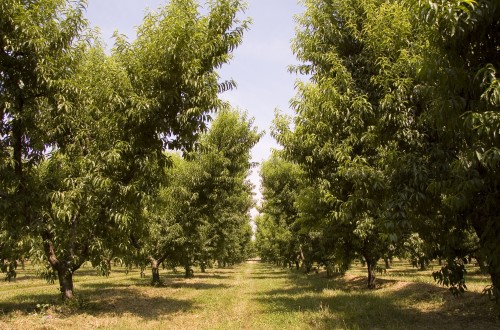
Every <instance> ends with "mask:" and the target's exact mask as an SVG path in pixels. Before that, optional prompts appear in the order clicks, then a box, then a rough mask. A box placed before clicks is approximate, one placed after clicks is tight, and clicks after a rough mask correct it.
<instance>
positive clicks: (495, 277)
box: [490, 267, 500, 316]
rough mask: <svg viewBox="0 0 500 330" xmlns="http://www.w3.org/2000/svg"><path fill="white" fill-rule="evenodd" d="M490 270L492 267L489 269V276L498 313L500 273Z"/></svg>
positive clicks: (499, 304)
mask: <svg viewBox="0 0 500 330" xmlns="http://www.w3.org/2000/svg"><path fill="white" fill-rule="evenodd" d="M492 268H493V267H490V276H491V283H492V284H493V295H494V298H495V302H496V303H497V306H498V307H499V312H500V271H498V270H496V271H495V270H494V269H492ZM499 316H500V315H499Z"/></svg>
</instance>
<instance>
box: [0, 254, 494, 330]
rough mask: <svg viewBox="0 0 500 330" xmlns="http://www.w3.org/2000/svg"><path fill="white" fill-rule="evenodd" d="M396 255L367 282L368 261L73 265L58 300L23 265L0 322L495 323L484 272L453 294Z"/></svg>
mask: <svg viewBox="0 0 500 330" xmlns="http://www.w3.org/2000/svg"><path fill="white" fill-rule="evenodd" d="M432 271H433V270H432V269H430V270H427V271H423V272H421V271H417V270H415V269H413V268H411V267H409V265H408V264H407V263H406V262H403V261H399V262H395V263H394V264H393V268H391V269H389V270H387V272H386V273H385V274H383V275H379V276H378V279H377V289H375V290H368V289H366V288H365V287H366V283H365V282H366V274H365V269H364V268H363V267H362V266H361V265H360V264H358V265H353V267H352V269H351V270H350V271H349V272H348V273H347V274H346V276H344V277H340V278H339V277H337V278H333V279H328V278H326V276H325V273H324V272H320V273H319V274H309V275H306V274H304V273H303V272H300V271H295V270H289V269H281V268H274V267H272V266H270V265H266V264H261V263H255V262H254V263H247V264H244V265H240V266H237V267H234V268H231V269H210V270H208V271H207V273H204V274H202V273H197V274H196V275H197V276H195V277H194V278H192V279H184V278H183V277H182V275H180V274H174V273H171V272H166V271H164V272H163V273H162V280H163V281H164V286H162V287H151V286H149V281H150V279H149V277H146V278H141V277H140V274H139V271H138V270H131V271H130V272H129V273H128V274H126V273H125V271H124V269H122V268H120V267H115V269H114V270H113V272H112V273H111V275H110V276H109V277H101V276H98V275H97V274H96V272H95V271H94V270H92V269H91V268H89V267H85V268H83V269H82V271H81V272H80V271H79V272H77V273H75V286H76V293H77V295H78V297H79V298H78V299H79V300H78V301H77V302H76V303H74V306H66V305H63V304H61V302H60V301H59V299H58V292H57V285H56V284H47V283H46V282H44V281H43V280H40V279H38V278H37V277H36V276H34V273H33V269H31V268H30V267H26V269H25V270H21V271H20V273H19V276H18V278H17V279H16V281H13V282H10V283H9V282H4V283H1V284H0V294H1V297H0V329H26V328H35V329H37V328H41V329H71V328H75V325H78V328H79V329H98V328H101V329H125V328H127V329H157V328H168V329H186V328H196V329H438V328H444V327H445V328H446V329H453V328H478V329H495V328H500V324H499V322H498V320H497V319H496V316H495V311H494V305H493V304H492V303H491V302H489V301H488V299H487V298H486V297H485V296H483V295H481V294H480V292H481V290H482V289H483V288H484V286H485V285H486V284H487V278H486V277H485V276H484V275H482V274H480V273H479V272H476V271H475V270H473V269H472V270H471V272H470V273H471V276H470V277H471V279H472V280H471V281H470V283H471V284H470V285H469V288H470V292H467V293H466V294H465V295H464V296H462V297H453V296H452V295H451V294H450V293H449V292H448V290H447V289H446V288H442V287H439V286H437V285H436V284H434V282H433V280H432V277H431V273H432Z"/></svg>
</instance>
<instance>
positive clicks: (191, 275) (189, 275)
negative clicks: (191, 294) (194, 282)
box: [184, 264, 194, 278]
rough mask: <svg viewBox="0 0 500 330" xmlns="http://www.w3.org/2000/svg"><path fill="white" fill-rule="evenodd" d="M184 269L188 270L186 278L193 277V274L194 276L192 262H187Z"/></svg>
mask: <svg viewBox="0 0 500 330" xmlns="http://www.w3.org/2000/svg"><path fill="white" fill-rule="evenodd" d="M184 269H185V271H186V272H185V274H184V277H186V278H191V277H193V276H194V274H193V269H192V268H191V265H190V264H186V265H185V266H184Z"/></svg>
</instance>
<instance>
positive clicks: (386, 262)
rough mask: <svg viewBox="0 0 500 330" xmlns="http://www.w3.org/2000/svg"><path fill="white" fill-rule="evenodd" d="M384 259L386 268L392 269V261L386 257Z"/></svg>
mask: <svg viewBox="0 0 500 330" xmlns="http://www.w3.org/2000/svg"><path fill="white" fill-rule="evenodd" d="M384 261H385V269H390V268H391V263H390V261H389V258H384Z"/></svg>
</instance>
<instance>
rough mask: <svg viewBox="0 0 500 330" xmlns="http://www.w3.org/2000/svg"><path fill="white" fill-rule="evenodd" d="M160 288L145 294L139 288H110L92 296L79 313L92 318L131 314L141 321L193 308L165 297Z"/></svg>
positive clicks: (185, 302)
mask: <svg viewBox="0 0 500 330" xmlns="http://www.w3.org/2000/svg"><path fill="white" fill-rule="evenodd" d="M165 295H166V294H164V293H163V292H162V291H161V288H155V289H152V291H151V293H150V294H148V295H147V294H145V293H144V290H143V289H141V288H127V289H117V288H112V289H109V290H104V291H101V292H99V293H95V295H92V296H93V297H94V298H91V299H90V301H91V303H90V306H89V308H87V309H84V310H81V311H79V312H85V313H88V314H91V315H94V316H99V315H104V314H110V313H112V314H118V315H124V314H133V315H136V316H139V317H141V318H143V319H155V318H157V317H159V316H162V315H165V314H173V313H176V312H184V311H188V310H191V309H192V308H193V303H192V302H191V301H188V300H180V299H175V298H172V297H165Z"/></svg>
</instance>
